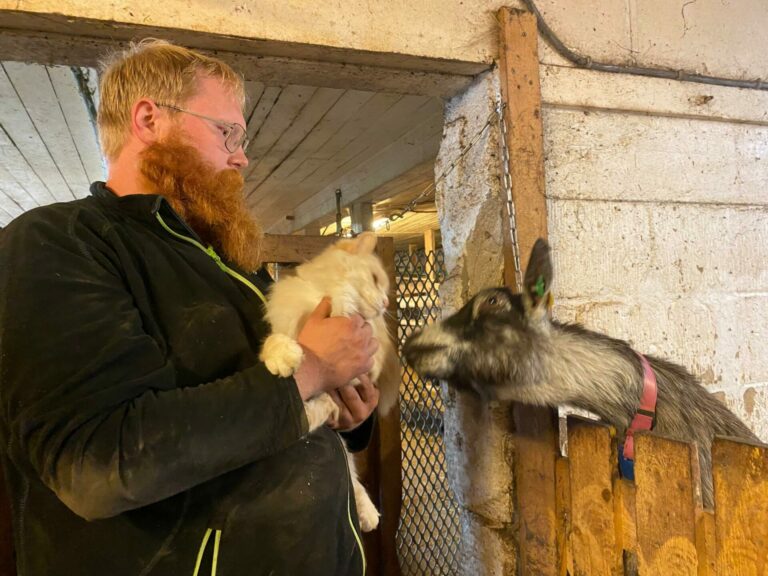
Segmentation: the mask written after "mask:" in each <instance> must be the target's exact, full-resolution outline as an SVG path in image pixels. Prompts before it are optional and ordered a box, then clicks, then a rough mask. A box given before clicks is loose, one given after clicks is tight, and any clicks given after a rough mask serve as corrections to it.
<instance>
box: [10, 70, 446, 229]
mask: <svg viewBox="0 0 768 576" xmlns="http://www.w3.org/2000/svg"><path fill="white" fill-rule="evenodd" d="M74 70H75V69H73V68H70V67H66V66H43V65H38V64H25V63H18V62H3V63H0V225H3V226H4V225H5V224H7V223H8V222H9V221H10V220H11V219H12V218H14V217H16V216H18V215H19V214H21V213H22V212H24V211H26V210H29V209H30V208H34V207H36V206H42V205H44V204H49V203H51V202H56V201H65V200H71V199H73V198H80V197H83V196H86V195H87V194H88V188H89V184H90V182H91V181H94V180H103V179H104V178H105V165H104V162H103V160H102V158H101V155H100V152H99V148H98V140H97V136H96V129H95V126H94V125H93V122H92V119H91V116H90V115H89V112H88V106H87V105H86V100H85V99H84V97H83V93H81V90H83V87H82V84H79V83H78V77H77V76H76V74H75V72H74ZM77 70H78V71H80V72H81V73H83V74H84V75H85V76H86V77H87V79H88V80H89V83H88V85H87V87H86V88H85V89H89V90H90V91H91V92H92V95H91V97H92V98H93V100H94V101H95V102H96V103H97V102H98V93H97V92H96V86H95V84H96V82H95V79H96V74H95V72H94V71H93V70H92V69H83V68H80V69H77ZM246 91H247V95H248V106H247V109H246V111H245V112H246V113H245V118H246V120H247V130H248V134H249V136H250V138H251V145H250V147H249V148H248V151H247V155H248V158H249V166H248V167H247V168H246V170H245V177H246V187H245V193H246V196H247V198H248V203H249V205H250V206H251V207H252V209H253V210H254V213H255V214H256V215H257V216H258V217H259V219H260V220H261V222H262V223H263V224H264V226H265V228H266V229H267V230H270V231H273V232H282V233H286V232H291V231H293V230H296V229H301V228H304V227H306V226H307V225H308V224H309V223H312V222H320V221H322V220H323V219H331V220H332V219H333V214H334V213H335V191H336V190H337V189H340V190H341V191H342V196H343V199H344V203H345V204H346V205H348V204H350V203H351V202H354V201H359V200H366V201H371V199H374V200H375V202H382V201H384V200H386V199H388V198H393V197H397V198H398V200H397V203H398V205H399V204H402V205H404V204H405V203H407V201H408V199H409V198H408V197H409V196H410V197H412V195H413V194H417V193H418V191H420V190H421V189H423V187H424V186H425V185H427V186H428V185H429V183H430V182H431V179H432V166H433V164H434V158H435V156H436V154H437V149H438V145H439V142H440V136H441V133H442V124H443V119H442V101H441V100H440V99H439V98H435V97H430V96H415V95H405V94H391V93H377V92H368V91H362V90H350V89H342V88H318V87H313V86H299V85H286V86H268V85H265V84H264V83H261V82H255V81H250V82H246ZM377 209H378V208H377ZM384 209H388V208H386V206H385V205H384V204H382V210H384ZM382 210H378V211H379V212H381V211H382ZM415 222H416V220H415V219H414V220H413V223H414V225H415ZM401 224H404V222H403V223H401ZM391 228H393V227H391ZM408 233H409V234H413V231H412V230H410V231H409V232H408Z"/></svg>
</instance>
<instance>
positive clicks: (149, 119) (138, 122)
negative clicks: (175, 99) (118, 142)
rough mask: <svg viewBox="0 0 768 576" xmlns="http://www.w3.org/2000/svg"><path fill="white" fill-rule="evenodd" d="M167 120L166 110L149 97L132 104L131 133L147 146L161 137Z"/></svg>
mask: <svg viewBox="0 0 768 576" xmlns="http://www.w3.org/2000/svg"><path fill="white" fill-rule="evenodd" d="M167 121H168V118H167V114H165V111H164V110H161V109H160V108H158V107H157V105H156V104H155V103H154V102H153V101H152V100H150V99H148V98H141V99H140V100H137V101H136V102H134V104H133V106H131V133H132V134H133V135H134V136H135V137H136V138H137V139H138V140H140V141H141V142H142V143H144V144H146V145H147V146H149V145H150V144H154V143H155V142H157V141H158V140H159V139H160V137H161V136H162V134H163V130H164V129H165V128H166V126H165V124H166V122H167Z"/></svg>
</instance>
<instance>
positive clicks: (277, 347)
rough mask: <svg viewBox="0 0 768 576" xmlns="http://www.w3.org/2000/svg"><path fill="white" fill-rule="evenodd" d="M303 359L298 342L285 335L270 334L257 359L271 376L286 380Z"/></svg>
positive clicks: (302, 351)
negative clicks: (278, 376)
mask: <svg viewBox="0 0 768 576" xmlns="http://www.w3.org/2000/svg"><path fill="white" fill-rule="evenodd" d="M303 358H304V350H303V349H302V348H301V346H300V345H299V343H298V342H296V340H294V339H293V338H290V337H288V336H286V335H285V334H271V335H270V336H269V337H268V338H267V339H266V340H265V341H264V344H263V346H262V347H261V353H260V354H259V359H260V360H261V361H262V362H264V364H265V365H266V367H267V370H269V371H270V372H271V373H272V374H278V375H280V376H282V377H283V378H287V377H288V376H290V375H291V374H293V373H294V372H295V371H296V369H297V368H298V367H299V365H300V364H301V361H302V359H303Z"/></svg>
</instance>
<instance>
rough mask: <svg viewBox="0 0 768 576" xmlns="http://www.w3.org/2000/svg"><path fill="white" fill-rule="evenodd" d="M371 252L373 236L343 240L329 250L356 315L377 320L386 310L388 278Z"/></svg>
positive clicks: (362, 234)
mask: <svg viewBox="0 0 768 576" xmlns="http://www.w3.org/2000/svg"><path fill="white" fill-rule="evenodd" d="M375 249H376V234H374V233H373V232H363V233H361V234H360V235H358V236H356V237H355V238H343V239H341V240H339V241H338V242H336V244H334V245H333V246H332V247H331V251H332V256H333V257H334V259H335V260H336V261H337V263H338V266H339V268H338V269H337V271H338V272H339V274H340V279H341V280H343V282H344V283H345V285H346V286H347V287H348V288H350V289H351V290H353V291H354V296H355V298H354V300H355V305H356V306H355V307H356V308H357V310H356V311H357V312H358V313H359V314H360V315H362V316H363V317H364V318H374V317H376V316H381V315H382V314H384V313H385V312H386V310H387V306H389V297H388V294H389V276H388V275H387V273H386V271H385V270H384V266H383V264H382V263H381V260H380V259H379V257H378V256H377V255H376V253H375Z"/></svg>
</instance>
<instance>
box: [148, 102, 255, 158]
mask: <svg viewBox="0 0 768 576" xmlns="http://www.w3.org/2000/svg"><path fill="white" fill-rule="evenodd" d="M155 105H156V106H158V107H159V108H168V109H170V110H175V111H176V112H184V113H185V114H191V115H192V116H197V117H198V118H202V119H203V120H208V121H209V122H213V123H214V124H215V125H216V127H217V128H218V129H219V130H221V134H222V136H224V147H225V148H226V149H227V151H229V152H230V153H231V154H234V153H235V152H237V150H238V149H239V148H240V147H241V146H242V147H243V152H245V151H246V150H247V149H248V144H250V139H249V138H248V135H247V134H246V132H245V128H244V127H243V126H242V125H241V124H238V123H237V122H234V123H233V122H225V121H224V120H219V119H218V118H211V117H210V116H205V115H204V114H198V113H197V112H192V111H191V110H185V109H184V108H179V107H178V106H173V105H171V104H160V103H159V102H156V103H155Z"/></svg>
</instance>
